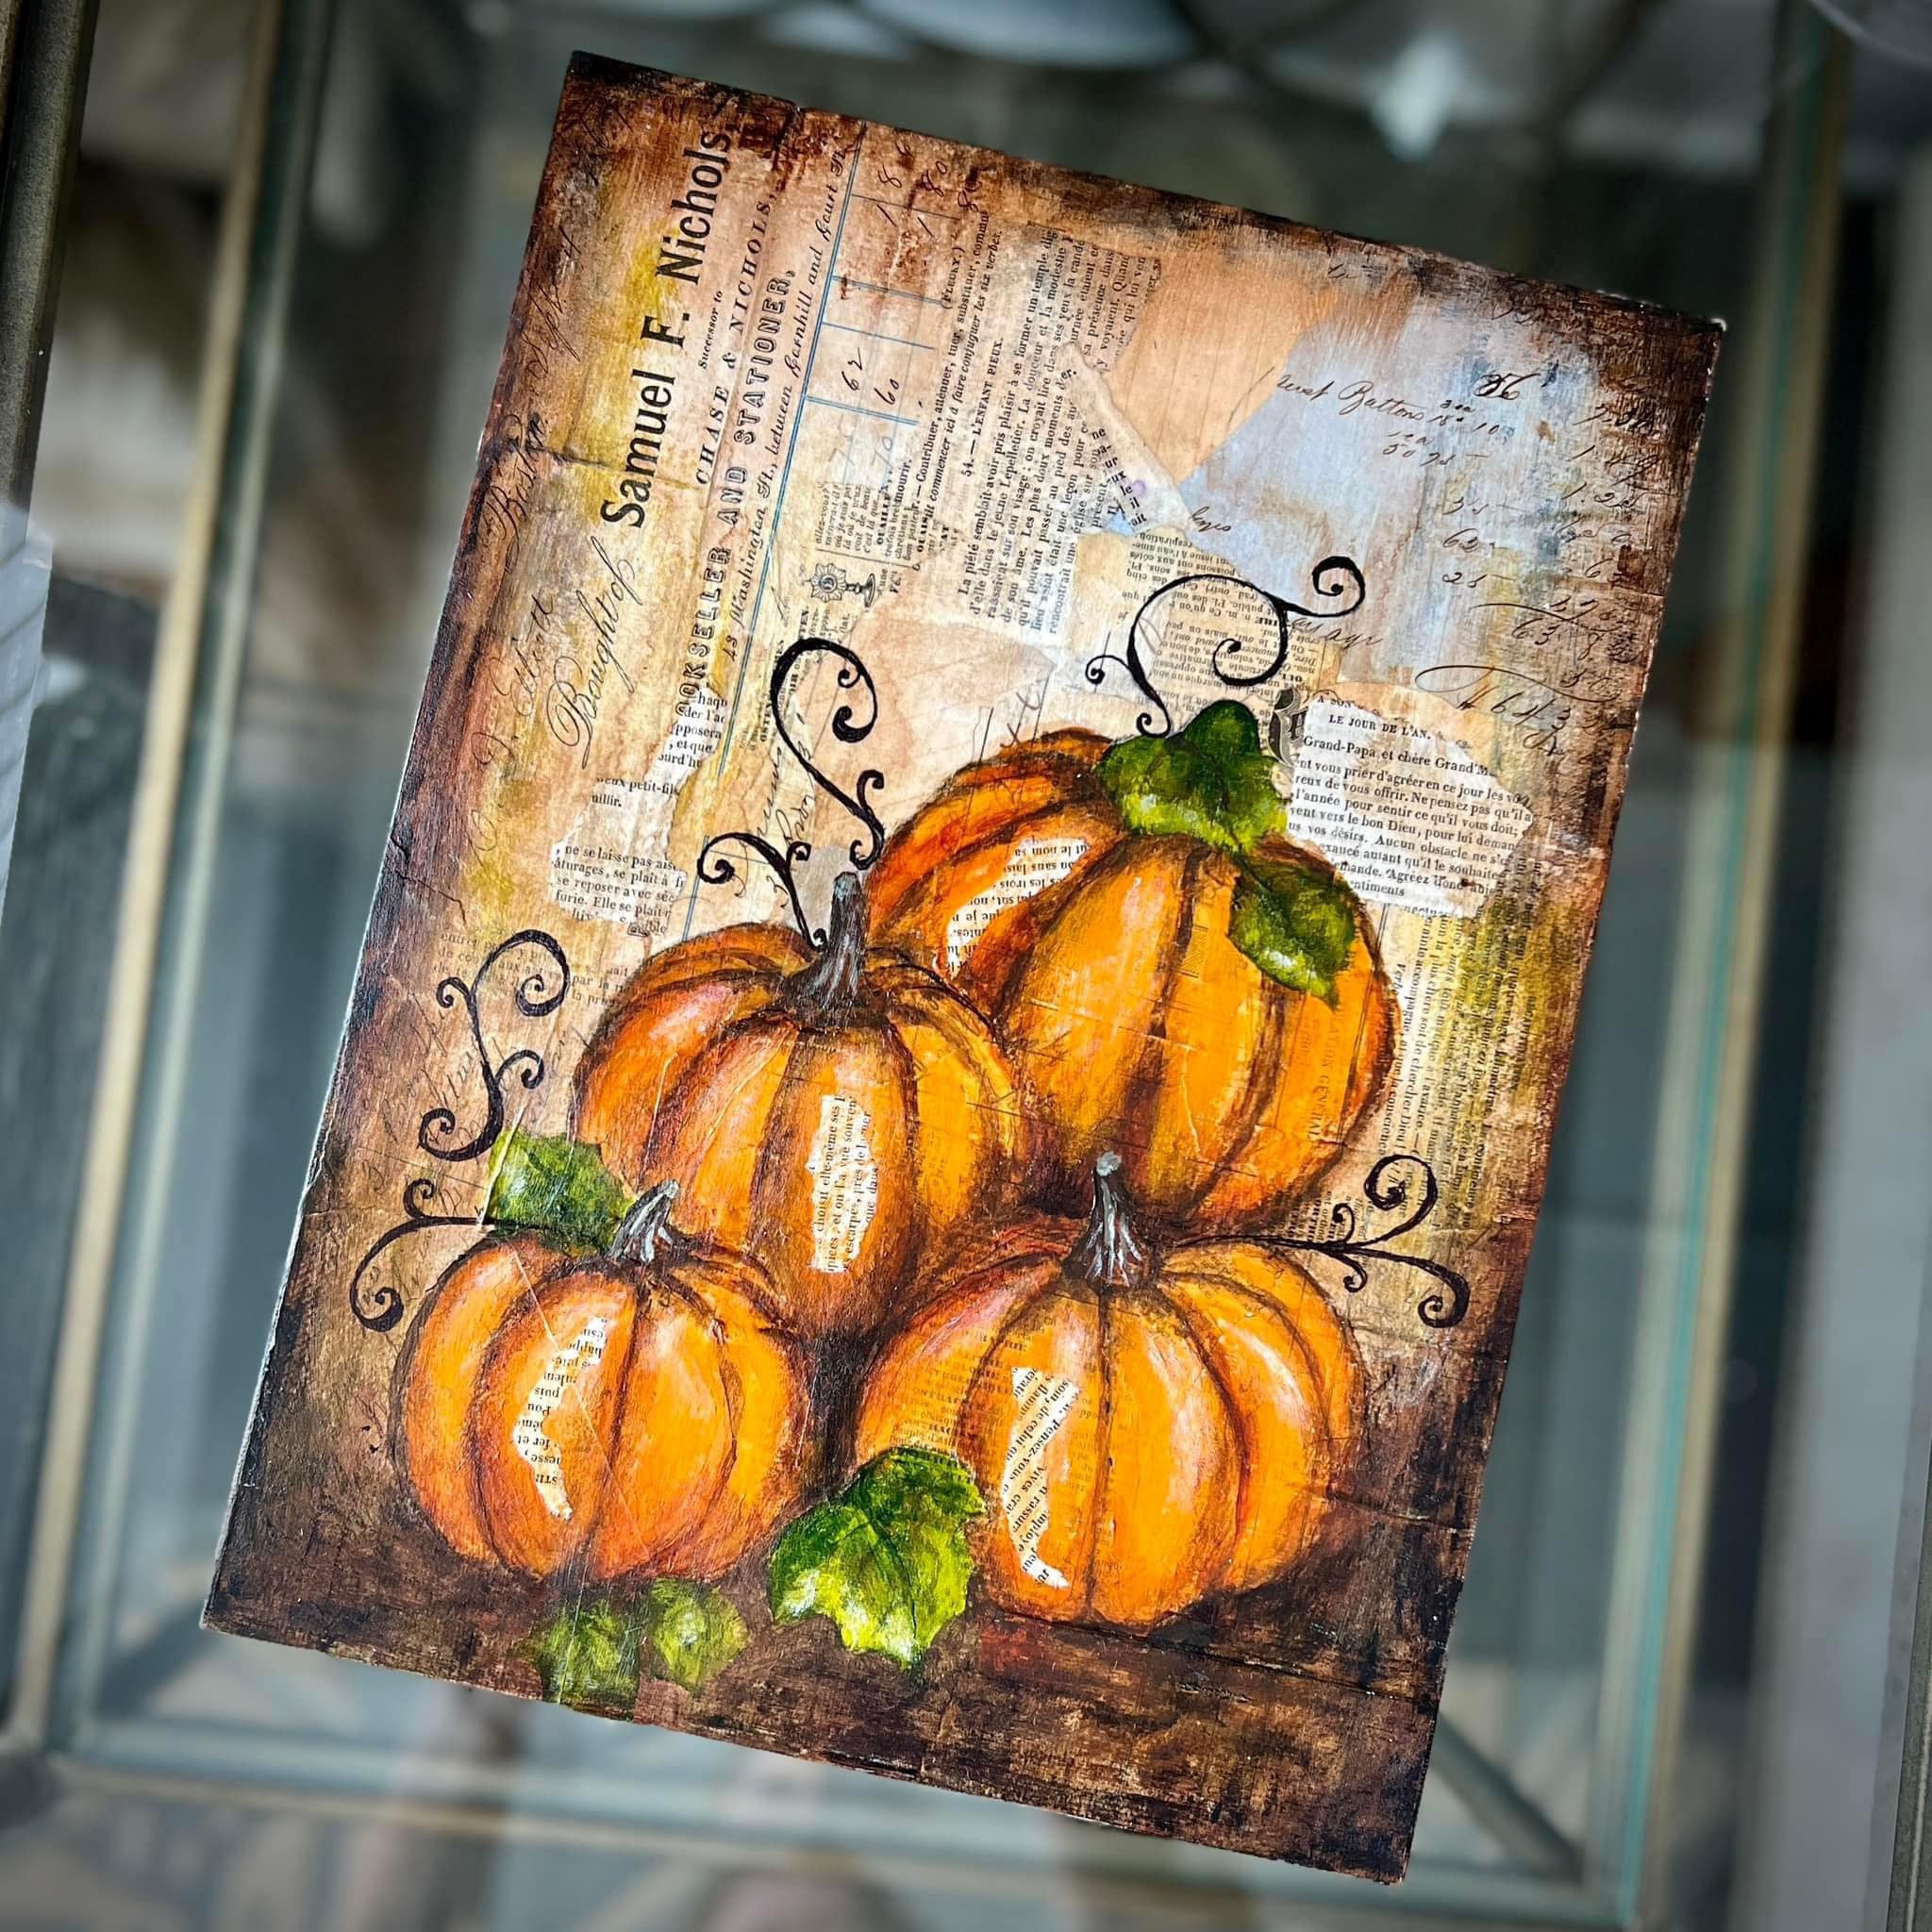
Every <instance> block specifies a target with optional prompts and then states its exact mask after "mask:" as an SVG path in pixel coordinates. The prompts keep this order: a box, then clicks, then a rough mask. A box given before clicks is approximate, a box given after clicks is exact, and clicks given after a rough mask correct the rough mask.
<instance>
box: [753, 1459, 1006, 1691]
mask: <svg viewBox="0 0 1932 1932" xmlns="http://www.w3.org/2000/svg"><path fill="white" fill-rule="evenodd" d="M985 1510H986V1505H985V1503H984V1502H983V1501H982V1500H981V1498H980V1494H979V1490H978V1487H977V1485H976V1484H975V1483H974V1480H973V1476H972V1474H971V1472H970V1471H969V1470H968V1469H967V1467H966V1465H965V1464H964V1463H963V1462H960V1461H958V1459H957V1458H956V1457H951V1456H941V1455H940V1454H938V1453H936V1452H935V1451H933V1450H930V1449H888V1450H887V1451H886V1453H885V1454H884V1455H883V1456H879V1457H874V1459H873V1460H872V1461H871V1462H869V1463H867V1464H866V1466H865V1467H864V1468H863V1469H862V1470H860V1471H859V1473H858V1474H857V1475H856V1476H854V1477H853V1479H852V1481H851V1482H850V1483H849V1484H848V1485H847V1486H846V1489H845V1491H844V1493H843V1494H842V1495H841V1496H840V1497H838V1498H837V1500H836V1501H833V1502H830V1503H822V1504H821V1505H820V1506H819V1507H817V1508H816V1509H813V1510H810V1511H808V1513H807V1514H806V1515H804V1516H801V1517H800V1518H799V1519H798V1521H797V1522H796V1523H794V1524H792V1525H791V1528H790V1529H788V1530H787V1531H786V1532H785V1534H784V1536H783V1537H781V1538H780V1539H779V1541H778V1547H777V1548H776V1549H775V1550H774V1551H773V1553H772V1568H771V1601H772V1615H773V1616H774V1617H775V1618H777V1619H778V1620H779V1621H780V1622H785V1623H790V1622H794V1621H796V1620H797V1619H799V1618H801V1617H809V1616H814V1615H817V1616H824V1617H829V1618H831V1620H832V1622H833V1623H834V1624H837V1625H838V1627H839V1636H840V1639H841V1641H842V1642H843V1643H844V1645H845V1648H846V1649H847V1650H854V1651H868V1650H869V1651H875V1652H877V1653H878V1654H879V1655H880V1656H882V1657H891V1659H892V1660H893V1661H894V1662H895V1663H898V1664H901V1665H904V1666H906V1667H907V1668H908V1669H909V1668H910V1667H911V1666H912V1665H913V1664H916V1663H917V1662H918V1661H919V1659H920V1658H921V1657H924V1655H925V1653H926V1651H927V1650H928V1648H930V1646H931V1644H932V1641H933V1640H934V1638H936V1637H937V1636H938V1635H939V1634H940V1632H941V1630H943V1629H944V1628H945V1627H946V1625H947V1624H950V1623H951V1622H952V1621H953V1619H954V1618H955V1617H957V1616H958V1614H959V1613H960V1611H961V1610H963V1609H964V1608H965V1607H966V1585H967V1581H968V1579H969V1578H970V1577H971V1576H972V1574H973V1554H972V1552H971V1550H969V1549H968V1547H967V1544H966V1530H965V1525H966V1524H967V1523H969V1522H970V1521H971V1520H972V1519H973V1518H974V1517H975V1516H980V1515H983V1514H984V1513H985Z"/></svg>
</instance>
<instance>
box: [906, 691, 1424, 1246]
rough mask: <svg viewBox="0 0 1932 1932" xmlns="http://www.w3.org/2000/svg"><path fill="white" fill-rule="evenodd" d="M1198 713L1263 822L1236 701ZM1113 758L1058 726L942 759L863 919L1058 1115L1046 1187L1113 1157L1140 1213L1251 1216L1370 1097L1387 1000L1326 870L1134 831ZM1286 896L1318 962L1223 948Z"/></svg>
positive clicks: (1267, 842) (1289, 853)
mask: <svg viewBox="0 0 1932 1932" xmlns="http://www.w3.org/2000/svg"><path fill="white" fill-rule="evenodd" d="M1215 728H1219V729H1221V730H1223V731H1224V732H1227V733H1231V735H1232V737H1233V738H1234V740H1235V741H1236V743H1235V746H1234V752H1233V758H1235V759H1236V760H1238V761H1240V762H1241V768H1242V770H1243V772H1244V774H1245V775H1246V777H1247V779H1248V781H1249V782H1250V784H1251V785H1252V786H1254V787H1255V788H1257V789H1258V790H1259V791H1260V793H1261V796H1260V799H1259V804H1258V808H1251V809H1250V817H1251V819H1252V820H1253V822H1254V823H1256V824H1264V823H1266V822H1267V820H1268V818H1269V817H1270V816H1271V815H1272V817H1273V819H1274V821H1275V822H1276V823H1278V820H1279V816H1280V812H1279V805H1278V801H1276V800H1275V799H1274V796H1273V793H1272V791H1268V790H1267V789H1266V788H1267V787H1268V784H1269V780H1268V777H1267V767H1266V761H1265V756H1264V755H1263V754H1262V753H1261V752H1260V748H1259V737H1258V733H1257V728H1256V726H1255V724H1254V720H1253V718H1252V716H1251V714H1250V713H1249V712H1248V711H1247V710H1246V708H1244V707H1242V706H1240V705H1236V704H1233V703H1224V704H1221V705H1216V706H1213V707H1210V708H1209V710H1208V712H1204V713H1203V714H1202V717H1201V719H1199V720H1197V721H1196V723H1195V724H1194V725H1192V726H1190V731H1196V730H1204V731H1209V732H1211V731H1212V730H1213V729H1215ZM1127 743H1128V744H1129V745H1133V744H1135V743H1136V741H1127ZM1117 749H1118V748H1116V747H1113V746H1110V745H1109V744H1108V741H1107V740H1105V739H1103V738H1100V737H1098V736H1096V735H1095V734H1094V733H1092V732H1090V731H1059V732H1055V733H1053V734H1052V735H1050V736H1048V737H1044V738H1041V739H1040V740H1038V741H1035V742H1034V743H1031V744H1026V745H1021V746H1017V747H1015V748H1013V749H1011V750H1008V751H1007V752H1004V753H1002V754H1001V755H1000V756H998V757H996V758H990V759H988V760H987V761H986V762H984V763H982V764H977V765H973V766H969V767H968V768H967V769H966V770H964V771H962V772H960V773H959V774H958V775H956V776H955V777H954V778H953V779H952V780H951V781H950V782H949V783H948V784H947V785H946V786H945V787H944V788H943V789H942V790H941V791H940V792H939V794H938V795H937V796H936V797H935V798H933V799H932V800H931V801H930V802H929V803H928V804H927V805H926V806H925V807H924V808H923V809H921V810H920V811H919V812H917V813H916V814H914V816H913V817H912V818H911V819H910V820H909V821H908V823H907V824H905V825H904V826H903V827H902V828H901V829H900V830H899V831H898V832H897V833H896V834H895V835H894V836H893V837H892V838H891V840H890V841H888V843H887V845H886V848H885V851H884V854H883V856H882V857H881V858H880V860H879V864H878V868H877V870H876V872H875V873H874V875H873V883H872V889H871V890H872V905H873V927H874V935H875V937H876V938H877V940H878V941H879V942H880V943H881V944H885V945H892V946H898V947H901V948H903V949H904V950H905V951H906V952H907V953H908V954H910V955H911V957H912V958H915V959H916V960H918V961H919V962H920V964H921V965H924V966H927V967H930V968H931V969H932V971H934V972H935V973H938V974H941V975H942V976H944V977H946V978H947V979H949V980H950V981H951V982H952V984H953V985H955V986H956V987H958V989H959V991H961V992H962V993H964V994H965V995H966V997H967V998H968V999H970V1000H971V1001H972V1002H973V1003H974V1006H975V1007H977V1008H978V1009H979V1010H980V1011H981V1012H983V1013H984V1014H986V1015H987V1017H988V1018H989V1019H990V1020H991V1022H992V1023H993V1024H994V1026H995V1028H996V1029H997V1030H998V1032H999V1034H1000V1037H1001V1039H1002V1040H1003V1041H1005V1043H1006V1046H1007V1049H1008V1053H1009V1054H1010V1055H1011V1057H1012V1060H1013V1065H1014V1068H1015V1071H1016V1072H1017V1073H1018V1074H1019V1075H1020V1077H1021V1081H1022V1084H1023V1086H1024V1088H1025V1089H1027V1090H1028V1091H1029V1092H1030V1093H1031V1095H1032V1096H1033V1097H1034V1099H1035V1100H1036V1102H1037V1103H1038V1105H1039V1108H1040V1109H1041V1112H1042V1113H1043V1115H1044V1116H1045V1119H1046V1120H1047V1122H1048V1123H1049V1124H1051V1126H1052V1128H1053V1129H1054V1139H1055V1140H1056V1141H1057V1143H1058V1145H1057V1153H1058V1169H1057V1173H1056V1176H1055V1178H1056V1182H1057V1185H1058V1188H1059V1189H1060V1190H1061V1191H1063V1192H1068V1193H1071V1192H1072V1191H1074V1190H1075V1189H1077V1187H1078V1185H1079V1176H1080V1175H1081V1174H1083V1173H1084V1172H1085V1171H1086V1170H1087V1168H1088V1167H1089V1166H1091V1163H1092V1161H1093V1159H1094V1158H1095V1157H1096V1156H1097V1155H1099V1154H1100V1153H1101V1152H1102V1150H1103V1149H1108V1148H1111V1149H1116V1150H1118V1152H1119V1153H1120V1155H1121V1157H1122V1158H1123V1160H1124V1163H1125V1174H1126V1179H1127V1184H1128V1187H1129V1189H1130V1191H1131V1192H1132V1194H1133V1196H1134V1199H1135V1200H1136V1202H1137V1203H1139V1204H1140V1205H1141V1207H1142V1208H1144V1209H1145V1210H1146V1211H1148V1212H1149V1213H1151V1214H1154V1215H1157V1216H1158V1217H1160V1218H1162V1219H1165V1220H1169V1221H1175V1222H1185V1223H1186V1224H1188V1225H1190V1226H1191V1227H1195V1228H1201V1229H1214V1230H1221V1231H1227V1230H1236V1229H1246V1228H1253V1227H1258V1226H1263V1225H1266V1224H1269V1223H1270V1222H1272V1221H1274V1219H1276V1218H1277V1217H1278V1215H1279V1213H1280V1211H1281V1210H1282V1209H1283V1208H1285V1207H1287V1206H1288V1205H1289V1204H1290V1203H1291V1202H1292V1201H1293V1200H1294V1199H1295V1198H1296V1197H1297V1196H1298V1195H1299V1194H1301V1193H1302V1192H1304V1191H1306V1189H1307V1186H1308V1184H1309V1183H1310V1182H1311V1181H1312V1180H1313V1179H1314V1178H1315V1177H1316V1175H1317V1174H1320V1172H1321V1171H1322V1170H1323V1169H1324V1167H1326V1166H1327V1165H1328V1163H1329V1162H1330V1161H1331V1160H1332V1159H1334V1158H1335V1157H1336V1155H1337V1154H1339V1153H1340V1152H1341V1148H1342V1146H1343V1144H1344V1143H1345V1141H1347V1139H1348V1137H1349V1134H1350V1132H1351V1131H1352V1129H1353V1128H1354V1127H1355V1125H1356V1124H1357V1121H1358V1120H1359V1119H1360V1118H1361V1116H1362V1114H1363V1112H1364V1111H1365V1110H1366V1109H1367V1108H1368V1107H1369V1105H1370V1103H1371V1102H1372V1101H1373V1100H1374V1097H1375V1094H1376V1093H1377V1091H1379V1089H1380V1087H1381V1085H1382V1082H1383V1079H1384V1077H1385V1076H1386V1074H1387V1073H1388V1070H1389V1066H1390V1062H1391V1056H1392V1051H1393V1040H1394V1031H1395V1005H1394V1000H1393V998H1392V996H1391V992H1390V990H1389V985H1388V981H1387V980H1386V979H1385V977H1384V976H1383V973H1382V967H1381V961H1380V958H1379V957H1378V955H1377V953H1376V950H1375V943H1374V934H1373V933H1372V931H1371V929H1370V925H1369V922H1368V919H1367V917H1366V915H1365V914H1363V913H1362V912H1361V910H1360V908H1359V907H1358V906H1357V903H1356V901H1355V899H1354V897H1353V894H1351V893H1350V892H1349V891H1348V889H1347V888H1346V886H1345V885H1343V884H1342V883H1341V880H1340V878H1339V877H1338V876H1337V875H1336V874H1335V873H1334V871H1333V869H1332V868H1331V867H1330V866H1328V865H1327V864H1326V862H1325V861H1324V860H1323V859H1322V858H1319V857H1318V856H1317V855H1316V854H1314V853H1312V852H1310V851H1308V850H1307V849H1306V848H1304V847H1302V846H1298V845H1295V844H1293V843H1291V841H1288V840H1287V839H1286V838H1285V837H1282V836H1280V835H1279V833H1278V832H1276V831H1270V832H1268V833H1267V834H1266V835H1264V836H1261V837H1258V838H1257V840H1256V841H1255V842H1253V843H1252V844H1251V845H1249V846H1246V847H1245V848H1243V847H1241V846H1239V845H1238V844H1237V843H1236V841H1235V840H1234V839H1233V838H1232V837H1231V836H1229V837H1223V836H1222V835H1221V833H1220V831H1219V829H1218V824H1217V822H1216V821H1215V820H1214V819H1213V817H1212V816H1211V815H1209V814H1202V815H1201V816H1200V817H1199V819H1198V823H1199V824H1201V825H1202V826H1203V828H1204V829H1205V830H1207V831H1208V833H1209V834H1210V835H1211V836H1212V840H1213V841H1212V842H1211V841H1210V839H1209V838H1203V837H1197V836H1193V835H1191V833H1190V832H1187V831H1180V832H1173V833H1165V834H1161V833H1155V834H1149V833H1147V832H1144V831H1137V830H1134V829H1132V828H1131V827H1130V824H1129V822H1128V818H1127V817H1126V816H1125V815H1124V812H1123V809H1122V807H1121V805H1120V804H1118V803H1117V802H1116V797H1115V795H1114V791H1111V790H1110V789H1109V785H1108V782H1107V779H1108V773H1105V772H1104V771H1103V761H1104V760H1106V759H1108V755H1109V754H1110V753H1112V752H1115V751H1116V750H1117ZM1115 790H1118V787H1116V788H1115ZM1166 822H1167V821H1166V820H1164V819H1162V818H1160V817H1158V816H1153V817H1150V819H1149V820H1148V823H1152V824H1162V823H1166ZM1257 881H1266V882H1270V883H1271V888H1272V887H1273V886H1279V887H1280V888H1281V893H1280V895H1279V896H1278V897H1275V898H1274V899H1273V900H1271V899H1270V897H1269V895H1268V894H1266V893H1263V892H1262V891H1260V890H1259V887H1258V885H1257ZM1297 893H1300V894H1302V895H1304V898H1305V900H1307V901H1308V902H1310V903H1312V904H1313V905H1314V907H1315V908H1316V910H1317V912H1318V913H1319V914H1320V915H1321V916H1322V917H1323V918H1325V919H1326V920H1328V921H1329V922H1330V925H1329V928H1328V929H1329V930H1330V931H1331V932H1333V931H1334V929H1335V926H1334V922H1337V921H1340V922H1341V936H1340V942H1339V946H1338V950H1337V956H1336V958H1334V960H1333V961H1332V962H1331V963H1332V966H1333V968H1334V970H1333V971H1332V972H1329V973H1326V974H1322V975H1320V976H1319V977H1317V976H1315V975H1314V974H1304V975H1303V976H1302V977H1301V978H1300V980H1299V981H1298V982H1297V983H1284V980H1283V979H1282V978H1280V977H1277V976H1274V975H1272V974H1270V973H1269V972H1267V971H1264V970H1263V969H1262V967H1261V966H1260V965H1258V964H1257V961H1256V958H1254V957H1253V956H1252V952H1251V951H1243V950H1242V948H1241V944H1240V943H1238V940H1240V939H1241V938H1242V937H1245V936H1246V935H1244V934H1243V931H1242V927H1241V921H1242V920H1243V919H1244V918H1245V917H1247V916H1248V914H1249V908H1250V906H1251V905H1252V904H1259V905H1261V906H1263V907H1267V906H1269V905H1271V904H1273V905H1287V906H1289V907H1290V908H1291V910H1292V908H1293V905H1294V895H1295V894H1297ZM1350 928H1352V930H1351V929H1350ZM1263 937H1265V934H1264V935H1263ZM1250 944H1251V948H1252V944H1253V941H1252V938H1251V939H1250ZM1293 963H1294V962H1291V965H1292V964H1293ZM1292 978H1293V975H1292V974H1291V979H1292Z"/></svg>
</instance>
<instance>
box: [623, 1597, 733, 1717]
mask: <svg viewBox="0 0 1932 1932" xmlns="http://www.w3.org/2000/svg"><path fill="white" fill-rule="evenodd" d="M638 1624H639V1628H640V1631H641V1636H642V1656H643V1659H644V1662H645V1664H646V1666H647V1667H648V1668H649V1670H650V1673H651V1674H652V1676H654V1677H662V1678H663V1679H664V1680H665V1681H666V1682H667V1683H672V1684H677V1685H680V1686H681V1687H682V1688H683V1689H685V1690H687V1691H702V1690H703V1689H704V1687H705V1685H706V1684H707V1683H708V1682H709V1681H710V1679H711V1678H712V1677H713V1676H714V1675H716V1674H717V1673H718V1672H720V1671H722V1670H723V1669H724V1667H725V1665H726V1664H728V1663H730V1662H732V1661H733V1660H734V1659H735V1658H736V1657H737V1656H738V1654H739V1652H740V1651H741V1650H742V1649H743V1648H744V1645H745V1628H744V1619H743V1618H742V1617H741V1616H740V1615H739V1614H738V1607H737V1606H736V1605H735V1604H734V1603H733V1602H732V1601H731V1599H730V1598H729V1597H727V1596H725V1595H724V1593H723V1592H722V1591H715V1590H711V1589H709V1588H708V1587H707V1586H706V1585H704V1584H702V1583H686V1582H685V1581H683V1579H682V1578H680V1577H676V1576H660V1577H658V1579H657V1580H656V1581H655V1582H654V1583H652V1584H651V1586H650V1587H649V1588H648V1589H647V1590H646V1591H644V1593H643V1596H642V1598H641V1600H640V1602H639V1604H638Z"/></svg>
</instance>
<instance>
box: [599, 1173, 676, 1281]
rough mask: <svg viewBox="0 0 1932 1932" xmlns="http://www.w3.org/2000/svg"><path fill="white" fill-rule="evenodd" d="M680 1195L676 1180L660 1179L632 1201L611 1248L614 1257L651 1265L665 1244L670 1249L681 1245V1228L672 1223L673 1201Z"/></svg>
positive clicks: (667, 1250) (609, 1253)
mask: <svg viewBox="0 0 1932 1932" xmlns="http://www.w3.org/2000/svg"><path fill="white" fill-rule="evenodd" d="M676 1199H677V1183H676V1182H675V1181H659V1182H658V1185H657V1186H656V1187H654V1188H647V1189H645V1191H643V1192H642V1193H641V1194H640V1195H639V1196H638V1198H637V1199H636V1200H635V1201H633V1202H632V1203H631V1205H630V1208H629V1211H628V1212H627V1213H626V1214H625V1217H624V1219H623V1220H622V1221H620V1222H619V1223H618V1224H617V1232H616V1233H615V1234H613V1235H612V1236H611V1237H610V1246H609V1248H608V1250H607V1252H608V1255H609V1257H610V1258H611V1259H612V1260H613V1261H634V1262H636V1263H637V1265H638V1266H639V1267H641V1268H648V1267H649V1266H650V1265H651V1264H652V1262H654V1261H655V1260H656V1259H657V1258H658V1250H659V1249H660V1248H661V1249H663V1250H665V1251H666V1252H669V1251H670V1250H671V1249H672V1248H674V1247H675V1246H676V1245H677V1241H678V1236H677V1231H676V1229H675V1228H674V1227H673V1226H672V1225H671V1208H672V1204H673V1203H674V1202H675V1200H676Z"/></svg>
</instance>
